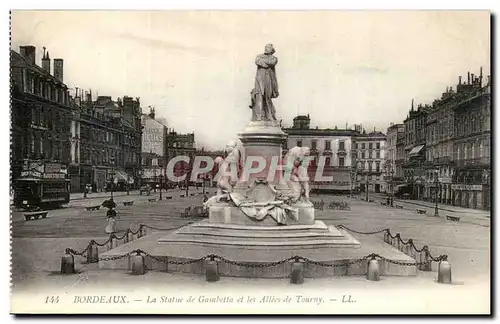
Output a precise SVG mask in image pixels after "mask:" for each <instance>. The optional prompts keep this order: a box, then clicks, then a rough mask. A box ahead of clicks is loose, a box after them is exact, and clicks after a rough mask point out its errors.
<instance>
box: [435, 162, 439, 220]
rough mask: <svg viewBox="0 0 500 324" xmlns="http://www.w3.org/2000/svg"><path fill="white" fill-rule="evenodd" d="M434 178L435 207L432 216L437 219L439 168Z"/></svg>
mask: <svg viewBox="0 0 500 324" xmlns="http://www.w3.org/2000/svg"><path fill="white" fill-rule="evenodd" d="M435 171H436V178H435V179H434V185H435V190H436V194H435V199H436V205H435V207H434V216H436V217H439V208H438V188H439V178H438V176H439V168H436V170H435Z"/></svg>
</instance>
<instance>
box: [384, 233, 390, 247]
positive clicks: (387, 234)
mask: <svg viewBox="0 0 500 324" xmlns="http://www.w3.org/2000/svg"><path fill="white" fill-rule="evenodd" d="M384 242H385V243H387V244H391V235H390V234H389V232H387V231H386V232H385V233H384Z"/></svg>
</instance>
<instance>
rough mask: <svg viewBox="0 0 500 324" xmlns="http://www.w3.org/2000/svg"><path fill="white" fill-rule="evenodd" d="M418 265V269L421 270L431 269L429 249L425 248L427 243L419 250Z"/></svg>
mask: <svg viewBox="0 0 500 324" xmlns="http://www.w3.org/2000/svg"><path fill="white" fill-rule="evenodd" d="M420 263H421V264H420V266H419V267H418V269H419V270H421V271H431V269H430V268H431V267H430V265H431V264H430V261H429V251H428V248H427V245H425V246H424V247H423V248H422V251H421V252H420Z"/></svg>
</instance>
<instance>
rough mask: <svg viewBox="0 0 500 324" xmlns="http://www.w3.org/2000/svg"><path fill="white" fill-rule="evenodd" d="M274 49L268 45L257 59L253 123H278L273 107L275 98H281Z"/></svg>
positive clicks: (252, 107) (251, 106) (252, 94)
mask: <svg viewBox="0 0 500 324" xmlns="http://www.w3.org/2000/svg"><path fill="white" fill-rule="evenodd" d="M274 53H275V50H274V47H273V45H272V44H267V45H266V47H265V50H264V54H260V55H258V56H257V58H256V59H255V64H256V65H257V74H256V76H255V86H254V88H253V90H252V92H251V97H252V103H251V105H250V108H251V109H252V121H260V120H264V121H276V110H275V108H274V105H273V101H272V99H273V98H277V97H278V96H279V92H278V80H277V79H276V71H275V66H276V64H277V63H278V58H277V57H276V56H274V55H273V54H274Z"/></svg>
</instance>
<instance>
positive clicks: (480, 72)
mask: <svg viewBox="0 0 500 324" xmlns="http://www.w3.org/2000/svg"><path fill="white" fill-rule="evenodd" d="M479 86H480V87H482V86H483V67H482V66H481V67H480V68H479Z"/></svg>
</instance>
